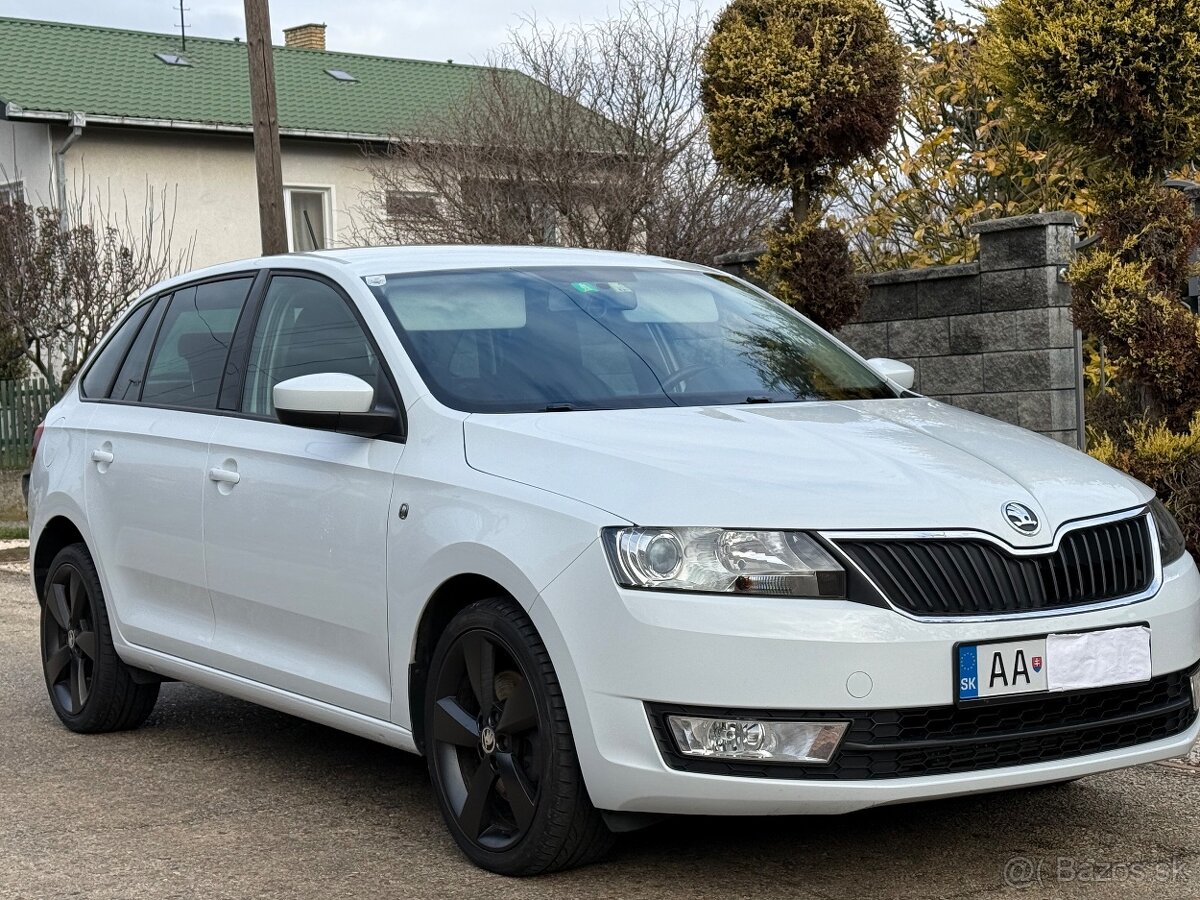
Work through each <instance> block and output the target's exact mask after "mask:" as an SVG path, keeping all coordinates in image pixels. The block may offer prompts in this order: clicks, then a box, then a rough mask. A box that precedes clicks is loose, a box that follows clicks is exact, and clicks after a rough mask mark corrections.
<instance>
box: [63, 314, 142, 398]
mask: <svg viewBox="0 0 1200 900" xmlns="http://www.w3.org/2000/svg"><path fill="white" fill-rule="evenodd" d="M152 306H154V301H150V302H148V303H143V304H142V305H141V306H139V307H138V308H137V309H136V310H134V311H133V312H132V313H130V314H129V316H127V317H126V319H125V321H124V322H122V323H121V327H120V328H118V329H117V331H116V333H115V334H113V336H112V337H110V338H109V339H108V343H106V344H105V345H104V348H103V349H102V350H101V351H100V353H99V354H98V355H97V356H96V361H95V362H93V363H92V365H91V368H89V369H88V370H87V374H86V375H84V376H83V383H82V384H81V390H82V391H83V396H85V397H107V396H108V389H109V388H110V387H112V383H113V379H114V378H115V377H116V375H117V369H119V368H120V367H121V363H122V362H124V361H125V354H126V353H128V352H129V346H130V345H131V344H132V343H133V340H134V338H136V337H137V335H138V330H139V329H140V328H141V327H142V323H143V322H145V321H146V315H147V314H148V313H149V312H150V308H151V307H152Z"/></svg>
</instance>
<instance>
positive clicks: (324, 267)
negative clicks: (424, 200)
mask: <svg viewBox="0 0 1200 900" xmlns="http://www.w3.org/2000/svg"><path fill="white" fill-rule="evenodd" d="M330 264H333V265H334V266H345V267H346V269H348V270H349V273H350V274H351V275H352V276H354V277H359V278H361V277H363V276H366V275H392V274H396V273H401V272H445V271H453V270H458V269H485V268H510V267H513V268H517V267H524V266H621V267H638V268H653V269H683V270H691V271H708V272H711V271H716V270H714V269H710V268H708V267H706V266H701V265H697V264H695V263H688V262H681V261H679V260H673V259H665V258H663V257H659V256H646V255H644V254H641V253H619V252H616V251H612V250H584V249H579V248H570V247H497V246H482V245H412V246H400V247H355V248H348V249H344V250H318V251H314V252H309V253H288V254H282V255H278V256H259V257H254V258H251V259H243V260H237V261H234V262H227V263H221V264H219V265H215V266H208V267H207V268H203V269H197V270H195V271H192V272H187V273H185V274H182V275H177V276H175V277H174V278H171V279H168V280H166V281H163V282H162V283H161V284H158V285H156V286H155V287H154V288H152V289H151V291H152V292H157V291H161V290H163V289H169V288H172V287H175V286H177V285H179V284H182V283H185V282H189V281H194V280H197V279H201V278H211V277H214V276H219V275H227V274H231V273H234V272H244V271H246V270H247V269H261V268H280V269H285V268H286V269H313V270H316V271H325V272H328V271H330Z"/></svg>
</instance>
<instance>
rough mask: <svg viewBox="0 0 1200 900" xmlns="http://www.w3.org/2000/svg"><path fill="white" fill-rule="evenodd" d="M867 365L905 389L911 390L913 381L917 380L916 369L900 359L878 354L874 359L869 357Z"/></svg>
mask: <svg viewBox="0 0 1200 900" xmlns="http://www.w3.org/2000/svg"><path fill="white" fill-rule="evenodd" d="M867 365H868V366H870V367H871V368H872V369H873V370H874V372H875V374H876V375H878V376H880V377H881V378H886V379H887V380H888V381H890V382H892V384H894V385H896V387H898V388H901V389H902V390H905V391H911V390H912V386H913V382H914V381H916V380H917V373H916V370H915V369H913V367H912V366H910V365H908V363H902V362H900V360H898V359H885V358H884V357H882V356H877V357H875V358H874V359H868V360H867Z"/></svg>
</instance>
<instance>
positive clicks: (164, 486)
mask: <svg viewBox="0 0 1200 900" xmlns="http://www.w3.org/2000/svg"><path fill="white" fill-rule="evenodd" d="M252 281H253V278H252V277H251V276H240V277H232V278H223V279H220V280H215V281H208V282H203V283H199V284H195V285H190V286H187V287H182V288H179V289H177V290H176V291H175V292H174V293H173V294H171V295H170V296H166V297H163V298H160V299H159V300H158V301H157V303H156V305H155V307H154V309H153V310H152V311H151V312H150V313H149V315H148V316H147V317H146V319H145V321H144V323H143V324H142V326H141V329H140V331H139V333H138V335H137V337H136V339H135V340H134V341H133V342H132V344H131V346H130V349H129V352H128V354H127V355H126V358H125V360H124V362H123V364H122V366H121V368H120V371H119V372H118V373H117V375H116V377H115V379H114V380H113V383H112V386H111V388H110V389H109V390H108V392H107V394H106V396H105V397H104V398H101V399H97V402H96V404H95V408H94V411H93V414H92V416H91V419H90V421H89V424H88V434H87V437H88V441H87V444H86V448H87V451H86V454H85V462H84V465H85V467H86V470H85V473H84V498H85V504H86V509H87V516H88V526H89V529H90V531H91V533H92V538H93V542H94V545H95V546H94V549H95V551H96V555H97V556H98V558H99V560H100V563H101V567H102V569H103V571H104V574H105V577H106V579H107V582H108V590H109V592H110V594H111V595H112V602H113V606H114V609H115V611H116V614H117V615H116V618H117V624H118V627H119V629H120V631H121V634H122V635H123V636H124V637H125V639H126V640H128V641H130V642H131V643H134V644H138V645H141V646H144V647H149V648H151V649H154V650H160V651H162V652H165V653H170V654H172V655H177V656H182V657H184V658H187V659H192V660H195V661H197V662H207V661H209V659H210V657H209V654H208V651H209V648H210V646H211V643H212V637H213V629H214V617H213V608H212V602H211V600H210V599H209V592H208V585H207V583H206V575H205V570H204V545H203V527H202V522H201V503H202V500H203V490H204V487H205V484H206V481H205V468H204V466H205V463H206V461H207V459H208V442H209V438H210V436H211V435H212V432H213V429H214V428H215V427H216V424H217V421H218V418H217V416H216V415H215V414H214V413H215V411H216V408H217V397H218V394H219V392H220V386H221V381H222V377H223V373H224V369H225V362H226V357H227V355H228V352H229V345H230V342H231V340H232V337H233V334H234V330H235V328H236V325H237V321H238V316H239V314H240V312H241V309H242V305H243V303H244V301H245V299H246V297H247V295H248V293H249V291H250V286H251V284H252Z"/></svg>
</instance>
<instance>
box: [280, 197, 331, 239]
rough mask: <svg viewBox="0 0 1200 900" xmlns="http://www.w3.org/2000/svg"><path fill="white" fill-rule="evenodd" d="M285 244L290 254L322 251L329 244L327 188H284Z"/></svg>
mask: <svg viewBox="0 0 1200 900" xmlns="http://www.w3.org/2000/svg"><path fill="white" fill-rule="evenodd" d="M284 193H285V194H286V195H287V205H286V212H287V226H288V244H289V246H290V249H291V250H292V251H293V252H294V253H306V252H308V251H309V250H325V249H326V248H328V247H329V244H330V228H329V212H330V202H329V190H328V188H287V189H286V190H285V191H284Z"/></svg>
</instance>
